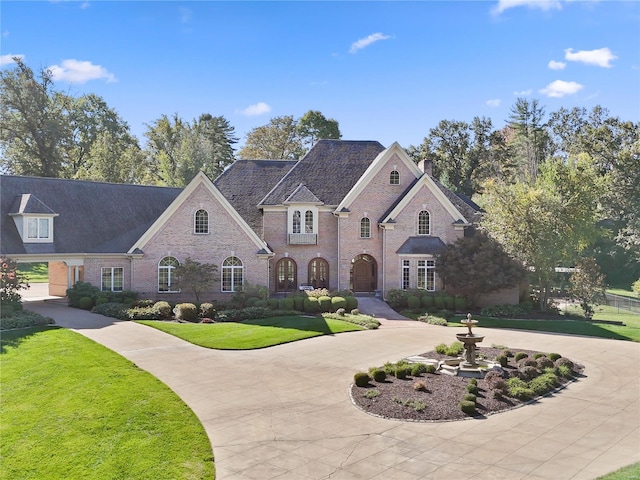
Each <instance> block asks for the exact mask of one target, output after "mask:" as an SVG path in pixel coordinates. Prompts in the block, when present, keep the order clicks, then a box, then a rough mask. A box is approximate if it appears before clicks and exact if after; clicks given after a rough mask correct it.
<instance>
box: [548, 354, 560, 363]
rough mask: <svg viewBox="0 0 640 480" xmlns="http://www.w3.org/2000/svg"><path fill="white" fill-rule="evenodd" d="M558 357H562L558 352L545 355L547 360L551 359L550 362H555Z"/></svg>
mask: <svg viewBox="0 0 640 480" xmlns="http://www.w3.org/2000/svg"><path fill="white" fill-rule="evenodd" d="M560 357H562V355H560V354H559V353H550V354H549V355H547V358H548V359H549V360H551V361H552V362H555V361H556V360H558V359H559V358H560Z"/></svg>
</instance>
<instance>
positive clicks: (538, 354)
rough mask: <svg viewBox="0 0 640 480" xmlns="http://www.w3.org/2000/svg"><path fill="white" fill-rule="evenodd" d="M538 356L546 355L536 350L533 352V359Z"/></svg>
mask: <svg viewBox="0 0 640 480" xmlns="http://www.w3.org/2000/svg"><path fill="white" fill-rule="evenodd" d="M540 357H546V355H545V354H544V353H541V352H537V353H534V354H533V359H534V360H537V359H539V358H540Z"/></svg>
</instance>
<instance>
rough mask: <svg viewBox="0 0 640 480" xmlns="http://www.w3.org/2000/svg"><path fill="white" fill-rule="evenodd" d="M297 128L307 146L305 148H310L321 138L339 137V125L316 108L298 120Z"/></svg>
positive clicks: (340, 135)
mask: <svg viewBox="0 0 640 480" xmlns="http://www.w3.org/2000/svg"><path fill="white" fill-rule="evenodd" d="M298 130H299V131H300V135H301V137H302V142H303V143H304V145H306V146H307V150H308V149H309V148H311V147H312V146H313V145H314V144H315V143H316V142H317V141H318V140H321V139H336V140H338V139H340V138H342V134H341V133H340V126H339V125H338V122H337V121H336V120H334V119H333V118H329V119H327V118H326V117H325V116H324V115H323V114H322V113H321V112H319V111H317V110H309V111H308V112H307V113H305V114H304V115H303V116H302V117H300V120H299V121H298Z"/></svg>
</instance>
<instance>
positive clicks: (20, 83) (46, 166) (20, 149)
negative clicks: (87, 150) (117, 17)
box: [0, 58, 67, 177]
mask: <svg viewBox="0 0 640 480" xmlns="http://www.w3.org/2000/svg"><path fill="white" fill-rule="evenodd" d="M14 61H15V62H16V67H15V68H13V69H3V70H0V151H1V153H2V158H1V160H0V161H1V165H2V168H3V169H4V170H6V171H7V172H9V173H13V174H16V175H35V176H43V177H58V176H59V175H60V173H61V171H62V164H63V159H62V155H61V153H62V152H61V150H60V145H61V144H62V143H63V142H64V141H65V137H66V135H67V128H66V127H65V119H64V115H63V105H62V102H61V101H59V97H60V95H61V94H59V93H58V92H56V91H55V90H54V88H53V79H52V76H51V72H49V71H47V70H44V69H43V70H41V71H40V72H39V73H38V75H35V74H34V73H33V70H31V69H30V68H29V67H27V66H26V65H25V64H24V63H23V62H22V61H21V60H20V59H19V58H14Z"/></svg>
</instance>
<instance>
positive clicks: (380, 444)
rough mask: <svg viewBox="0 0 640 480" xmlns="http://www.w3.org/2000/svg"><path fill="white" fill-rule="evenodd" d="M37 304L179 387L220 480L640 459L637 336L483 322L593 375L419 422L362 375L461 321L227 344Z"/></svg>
mask: <svg viewBox="0 0 640 480" xmlns="http://www.w3.org/2000/svg"><path fill="white" fill-rule="evenodd" d="M27 308H28V309H31V310H34V311H37V312H40V313H42V314H44V315H48V316H51V317H53V318H54V319H55V320H56V322H57V323H58V325H61V326H64V327H68V328H72V329H74V330H76V331H77V332H79V333H81V334H83V335H85V336H87V337H89V338H91V339H93V340H95V341H96V342H98V343H101V344H103V345H105V346H107V347H108V348H110V349H112V350H114V351H115V352H117V353H119V354H121V355H123V356H124V357H126V358H128V359H129V360H131V361H132V362H134V363H135V364H136V365H138V366H139V367H141V368H143V369H145V370H147V371H149V372H150V373H151V374H153V375H155V376H156V377H157V378H159V379H160V380H162V381H163V382H164V383H165V384H167V385H168V386H169V387H170V388H171V389H173V390H174V391H175V392H176V393H177V394H178V395H179V396H180V397H181V398H182V399H183V400H184V401H185V402H186V403H187V404H188V405H189V406H190V407H191V409H192V410H193V411H194V412H195V414H196V415H197V416H198V418H199V419H200V421H201V422H202V424H203V425H204V427H205V429H206V431H207V434H208V435H209V438H210V439H211V444H212V446H213V452H214V455H215V465H216V472H217V477H216V478H217V479H219V480H271V479H278V480H285V479H286V480H310V479H311V480H320V479H332V480H346V479H350V480H362V479H380V480H381V479H384V480H416V479H447V480H451V479H456V480H464V479H471V478H473V479H492V480H495V479H509V480H515V479H531V480H534V479H554V480H561V479H593V478H596V477H598V476H599V475H603V474H606V473H608V472H611V471H613V470H616V469H618V468H620V467H622V466H625V465H628V464H630V463H634V462H638V461H640V430H639V425H640V376H639V374H638V369H639V367H640V344H638V343H632V342H623V341H614V340H605V339H595V338H585V337H575V336H565V335H554V334H543V333H528V332H521V331H509V330H493V329H481V330H482V333H483V334H484V335H485V343H486V344H488V345H491V344H501V345H507V346H509V347H512V348H513V349H517V348H519V347H520V348H531V349H536V350H542V351H547V352H551V351H553V352H558V353H561V354H562V355H565V356H567V357H569V358H572V359H573V360H575V361H577V362H579V363H582V364H584V365H585V367H586V369H585V377H584V378H581V379H580V380H579V381H577V382H575V383H573V384H571V385H570V386H569V387H568V388H566V389H564V390H563V391H561V392H559V393H557V394H554V395H552V396H550V397H547V398H543V399H541V400H539V401H538V402H536V403H534V404H532V405H527V406H525V407H523V408H518V409H515V410H512V411H509V412H505V413H501V414H497V415H493V416H489V417H488V418H484V419H469V420H464V421H457V422H444V423H413V422H400V421H395V420H385V419H382V418H377V417H373V416H370V415H368V414H366V413H364V412H362V411H360V410H358V409H357V408H356V407H354V406H353V405H352V403H351V401H350V399H349V388H350V385H351V382H352V379H353V374H354V373H355V372H356V371H358V370H365V369H367V368H369V367H371V366H374V365H381V364H383V363H384V362H385V361H397V360H399V359H401V358H403V357H406V356H409V355H414V354H418V353H422V352H424V351H426V350H431V349H432V348H433V347H434V346H435V345H436V344H438V343H441V342H446V343H451V342H452V341H454V340H455V336H454V333H455V331H454V330H453V329H451V328H445V327H437V326H431V325H425V324H422V323H418V322H410V321H403V320H400V319H398V320H382V322H383V325H382V327H381V328H380V329H378V330H373V331H364V332H356V333H348V334H340V335H336V336H324V337H320V338H314V339H310V340H304V341H300V342H295V343H291V344H287V345H280V346H277V347H272V348H267V349H262V350H254V351H239V352H229V351H216V350H208V349H205V348H201V347H197V346H194V345H191V344H189V343H186V342H184V341H182V340H179V339H177V338H174V337H172V336H170V335H167V334H164V333H162V332H159V331H157V330H154V329H152V328H149V327H145V326H142V325H139V324H136V323H133V322H121V321H114V320H113V319H110V318H106V317H103V316H100V315H94V314H91V313H88V312H84V311H80V310H75V309H71V308H68V307H66V306H65V305H64V304H61V303H56V302H43V301H37V302H32V303H30V304H28V305H27ZM362 309H363V311H366V307H364V306H363V308H362Z"/></svg>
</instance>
